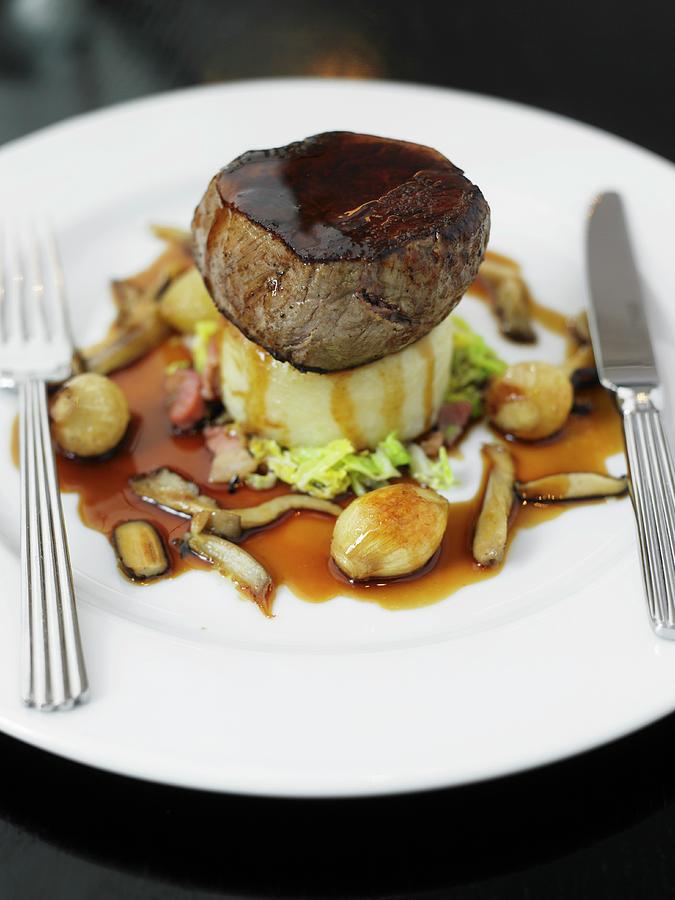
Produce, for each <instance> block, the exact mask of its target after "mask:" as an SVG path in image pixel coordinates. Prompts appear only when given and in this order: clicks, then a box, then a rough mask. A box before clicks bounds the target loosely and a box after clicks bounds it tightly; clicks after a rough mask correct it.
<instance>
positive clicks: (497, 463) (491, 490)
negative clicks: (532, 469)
mask: <svg viewBox="0 0 675 900" xmlns="http://www.w3.org/2000/svg"><path fill="white" fill-rule="evenodd" d="M483 450H484V452H485V455H486V456H487V458H488V460H489V461H490V463H491V464H492V468H491V470H490V475H489V476H488V482H487V486H486V488H485V495H484V497H483V505H482V507H481V511H480V515H479V516H478V522H477V523H476V532H475V534H474V538H473V558H474V559H475V560H476V562H477V563H478V564H479V565H481V566H494V565H497V564H498V563H500V562H502V560H503V559H504V553H505V552H506V539H507V537H508V530H509V516H510V515H511V509H512V507H513V499H514V497H513V485H514V482H515V467H514V465H513V459H512V457H511V454H510V453H509V451H508V450H507V449H506V447H504V445H503V444H487V445H486V446H485V447H484V448H483Z"/></svg>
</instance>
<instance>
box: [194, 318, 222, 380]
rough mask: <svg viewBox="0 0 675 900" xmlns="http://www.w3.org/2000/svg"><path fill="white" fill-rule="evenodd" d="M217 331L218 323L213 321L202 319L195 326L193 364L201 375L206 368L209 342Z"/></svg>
mask: <svg viewBox="0 0 675 900" xmlns="http://www.w3.org/2000/svg"><path fill="white" fill-rule="evenodd" d="M217 331H218V323H217V322H214V321H212V320H211V319H200V320H199V322H197V323H196V324H195V333H194V337H193V339H192V363H193V365H194V367H195V371H196V372H199V374H200V375H201V374H202V372H203V371H204V367H205V366H206V357H207V353H208V349H209V341H210V340H211V338H212V337H213V335H214V334H216V332H217Z"/></svg>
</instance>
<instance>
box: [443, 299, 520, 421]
mask: <svg viewBox="0 0 675 900" xmlns="http://www.w3.org/2000/svg"><path fill="white" fill-rule="evenodd" d="M452 323H453V335H452V346H453V349H452V366H451V368H450V384H449V385H448V391H447V394H446V396H445V401H446V403H447V404H456V403H468V404H470V407H471V417H472V418H474V419H477V418H479V417H480V416H482V415H483V397H484V393H485V388H486V386H487V384H488V382H489V380H490V378H492V377H493V376H494V375H501V374H502V373H503V372H504V370H505V369H506V363H505V362H504V360H502V359H500V358H499V356H497V354H496V353H495V351H494V350H493V349H492V348H491V347H489V346H488V345H487V343H486V342H485V340H484V338H482V337H481V336H480V335H479V334H476V332H475V331H473V330H472V329H471V328H470V327H469V326H468V325H467V323H466V322H465V321H464V320H463V319H460V318H459V317H458V316H454V317H453V319H452ZM449 424H452V423H449ZM450 437H451V438H452V436H450Z"/></svg>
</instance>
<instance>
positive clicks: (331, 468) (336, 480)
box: [249, 433, 410, 499]
mask: <svg viewBox="0 0 675 900" xmlns="http://www.w3.org/2000/svg"><path fill="white" fill-rule="evenodd" d="M249 450H250V452H251V453H252V454H253V456H254V457H255V459H256V460H257V461H258V462H259V463H260V464H263V463H264V464H265V466H266V467H267V471H268V472H272V473H274V475H275V476H276V477H277V478H278V479H279V480H280V481H283V482H285V483H286V484H290V485H292V486H293V487H294V488H296V489H297V490H299V491H302V492H303V493H305V494H311V495H312V496H313V497H322V498H324V499H330V498H331V497H336V496H338V494H344V493H345V492H346V491H349V490H352V491H354V493H355V494H363V493H365V492H366V491H367V490H371V489H372V488H376V487H381V486H382V485H383V484H386V483H387V482H388V481H389V480H390V479H391V478H398V477H399V476H400V475H401V474H402V473H401V471H400V469H399V467H400V466H405V465H408V463H409V462H410V454H409V453H408V451H407V449H406V448H405V446H404V445H403V444H402V443H401V442H400V441H399V440H398V438H397V437H396V435H395V434H394V433H392V434H389V435H387V437H386V438H385V439H384V440H383V441H381V442H380V443H379V444H378V446H377V448H376V449H375V450H372V451H369V450H364V451H362V452H361V453H356V452H355V450H354V446H353V444H352V443H351V441H348V440H347V439H346V438H341V439H339V440H336V441H331V442H330V443H329V444H325V445H324V446H323V447H293V448H292V449H290V450H285V449H283V448H282V447H280V446H279V444H278V443H277V442H276V441H270V440H265V439H264V438H255V437H254V438H251V440H250V442H249Z"/></svg>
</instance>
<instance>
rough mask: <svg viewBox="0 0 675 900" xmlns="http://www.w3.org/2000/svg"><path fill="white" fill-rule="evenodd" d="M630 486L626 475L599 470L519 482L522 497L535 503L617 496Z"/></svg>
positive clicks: (518, 489)
mask: <svg viewBox="0 0 675 900" xmlns="http://www.w3.org/2000/svg"><path fill="white" fill-rule="evenodd" d="M627 490H628V481H627V479H626V478H613V477H612V476H611V475H599V474H598V473H597V472H563V473H561V474H559V475H546V476H545V477H544V478H537V479H535V480H534V481H527V482H516V493H517V494H518V496H519V497H520V499H521V500H527V501H528V502H532V503H558V502H560V501H563V500H592V499H599V498H601V497H617V496H619V495H621V494H625V493H626V491H627Z"/></svg>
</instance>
